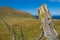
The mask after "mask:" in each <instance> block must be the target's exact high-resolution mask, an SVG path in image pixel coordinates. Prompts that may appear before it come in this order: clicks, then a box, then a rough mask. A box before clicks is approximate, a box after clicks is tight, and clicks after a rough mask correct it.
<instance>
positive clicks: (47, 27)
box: [38, 5, 58, 40]
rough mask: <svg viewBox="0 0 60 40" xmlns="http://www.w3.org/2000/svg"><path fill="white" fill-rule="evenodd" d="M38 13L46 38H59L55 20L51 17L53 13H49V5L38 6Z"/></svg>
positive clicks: (54, 39) (51, 39)
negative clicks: (54, 24) (54, 23)
mask: <svg viewBox="0 0 60 40" xmlns="http://www.w3.org/2000/svg"><path fill="white" fill-rule="evenodd" d="M38 15H39V17H40V20H41V25H42V28H43V31H44V36H45V37H46V40H58V38H57V32H56V31H55V28H54V26H53V20H52V18H51V14H50V13H49V10H48V8H47V5H42V6H41V7H40V8H38Z"/></svg>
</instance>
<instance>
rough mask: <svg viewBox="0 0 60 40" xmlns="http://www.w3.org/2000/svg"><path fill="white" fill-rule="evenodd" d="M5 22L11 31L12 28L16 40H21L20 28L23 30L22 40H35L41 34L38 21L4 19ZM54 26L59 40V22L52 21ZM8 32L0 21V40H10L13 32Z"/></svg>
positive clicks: (43, 39)
mask: <svg viewBox="0 0 60 40" xmlns="http://www.w3.org/2000/svg"><path fill="white" fill-rule="evenodd" d="M5 21H7V22H8V24H10V25H11V29H12V27H14V30H15V34H16V39H17V40H21V31H20V27H22V29H23V33H24V40H36V39H37V38H38V36H39V35H40V33H41V29H40V25H41V23H40V22H39V20H38V19H28V18H26V20H23V18H20V19H19V18H17V19H15V18H12V19H11V18H6V19H5ZM54 25H55V28H56V31H57V32H58V38H59V39H60V20H54ZM10 31H11V32H9V31H8V29H7V27H6V26H5V25H3V24H2V23H1V20H0V40H12V38H13V31H12V30H10ZM42 40H45V38H42Z"/></svg>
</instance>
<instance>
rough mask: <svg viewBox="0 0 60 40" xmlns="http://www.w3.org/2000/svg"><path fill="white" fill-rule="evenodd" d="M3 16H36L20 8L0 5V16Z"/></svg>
mask: <svg viewBox="0 0 60 40" xmlns="http://www.w3.org/2000/svg"><path fill="white" fill-rule="evenodd" d="M4 17H20V18H36V17H34V16H33V15H32V14H30V13H27V12H24V11H21V10H16V9H13V8H9V7H0V18H4Z"/></svg>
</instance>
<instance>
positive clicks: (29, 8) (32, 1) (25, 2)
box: [0, 0, 60, 15]
mask: <svg viewBox="0 0 60 40" xmlns="http://www.w3.org/2000/svg"><path fill="white" fill-rule="evenodd" d="M42 4H47V5H48V9H49V11H50V13H51V15H60V0H0V6H7V7H11V8H15V9H18V10H22V11H26V12H29V13H31V14H33V15H38V12H37V8H38V7H39V6H41V5H42Z"/></svg>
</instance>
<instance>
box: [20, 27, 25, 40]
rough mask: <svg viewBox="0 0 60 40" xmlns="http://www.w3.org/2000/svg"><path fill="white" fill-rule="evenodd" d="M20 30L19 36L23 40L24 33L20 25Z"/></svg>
mask: <svg viewBox="0 0 60 40" xmlns="http://www.w3.org/2000/svg"><path fill="white" fill-rule="evenodd" d="M20 31H21V37H22V38H21V40H24V34H23V30H22V27H21V26H20Z"/></svg>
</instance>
